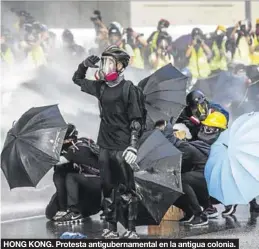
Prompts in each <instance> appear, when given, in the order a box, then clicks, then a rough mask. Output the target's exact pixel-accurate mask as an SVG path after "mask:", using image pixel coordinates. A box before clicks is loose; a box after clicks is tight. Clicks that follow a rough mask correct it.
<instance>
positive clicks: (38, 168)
mask: <svg viewBox="0 0 259 249" xmlns="http://www.w3.org/2000/svg"><path fill="white" fill-rule="evenodd" d="M66 130H67V124H66V123H65V121H64V119H63V117H62V116H61V114H60V111H59V108H58V106H57V105H51V106H43V107H36V108H31V109H30V110H29V111H27V112H26V113H24V114H23V115H22V117H21V118H20V119H19V120H18V121H17V122H16V123H15V124H14V126H13V127H12V128H11V129H10V130H9V132H8V133H7V137H6V140H5V143H4V147H3V150H2V153H1V168H2V170H3V173H4V175H5V177H6V179H7V182H8V184H9V186H10V188H11V189H12V188H16V187H36V185H37V184H38V182H39V181H40V180H41V179H42V177H43V176H44V175H45V174H46V173H47V172H48V171H49V169H50V168H51V167H52V166H53V165H54V164H56V163H57V162H58V161H59V155H60V151H61V148H62V145H63V140H64V137H65V134H66Z"/></svg>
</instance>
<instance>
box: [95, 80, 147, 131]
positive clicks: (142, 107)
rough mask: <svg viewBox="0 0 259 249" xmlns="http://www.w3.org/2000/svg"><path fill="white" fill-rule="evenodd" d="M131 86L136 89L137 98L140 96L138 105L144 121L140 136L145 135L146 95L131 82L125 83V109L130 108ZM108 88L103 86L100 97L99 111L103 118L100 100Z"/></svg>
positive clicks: (142, 121)
mask: <svg viewBox="0 0 259 249" xmlns="http://www.w3.org/2000/svg"><path fill="white" fill-rule="evenodd" d="M131 85H132V86H133V87H134V89H135V90H136V93H137V96H138V104H139V107H140V110H141V113H142V120H141V123H142V124H143V125H142V127H141V132H140V135H142V134H143V132H144V131H145V129H146V119H147V109H146V106H145V99H146V98H145V95H144V93H143V91H142V89H141V88H139V87H138V86H135V85H134V84H133V83H132V82H131V81H125V82H124V86H123V102H124V105H125V109H126V108H127V107H128V99H129V89H130V87H131ZM105 87H106V84H105V83H104V84H102V85H101V88H100V95H99V96H100V97H99V109H100V117H101V118H102V107H101V102H100V99H101V98H102V95H103V92H104V89H105Z"/></svg>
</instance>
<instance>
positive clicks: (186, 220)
mask: <svg viewBox="0 0 259 249" xmlns="http://www.w3.org/2000/svg"><path fill="white" fill-rule="evenodd" d="M193 219H194V215H191V216H190V215H185V216H184V217H183V218H182V219H180V220H179V222H180V223H190V222H191V221H192V220H193Z"/></svg>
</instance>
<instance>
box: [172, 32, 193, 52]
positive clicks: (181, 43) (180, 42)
mask: <svg viewBox="0 0 259 249" xmlns="http://www.w3.org/2000/svg"><path fill="white" fill-rule="evenodd" d="M191 43H192V35H191V34H186V35H182V36H180V37H178V38H177V39H176V40H175V41H174V42H173V45H174V46H175V47H176V48H177V49H178V50H184V51H186V50H187V48H188V45H190V44H191Z"/></svg>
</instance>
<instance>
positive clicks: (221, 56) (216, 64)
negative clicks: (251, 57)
mask: <svg viewBox="0 0 259 249" xmlns="http://www.w3.org/2000/svg"><path fill="white" fill-rule="evenodd" d="M226 41H227V36H226V28H225V27H224V26H222V25H219V26H218V27H217V28H216V30H215V33H214V34H213V37H212V46H211V50H212V53H213V57H212V59H211V61H210V69H211V71H213V72H217V71H221V70H223V71H226V70H227V69H228V67H227V64H228V63H227V57H226Z"/></svg>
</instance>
